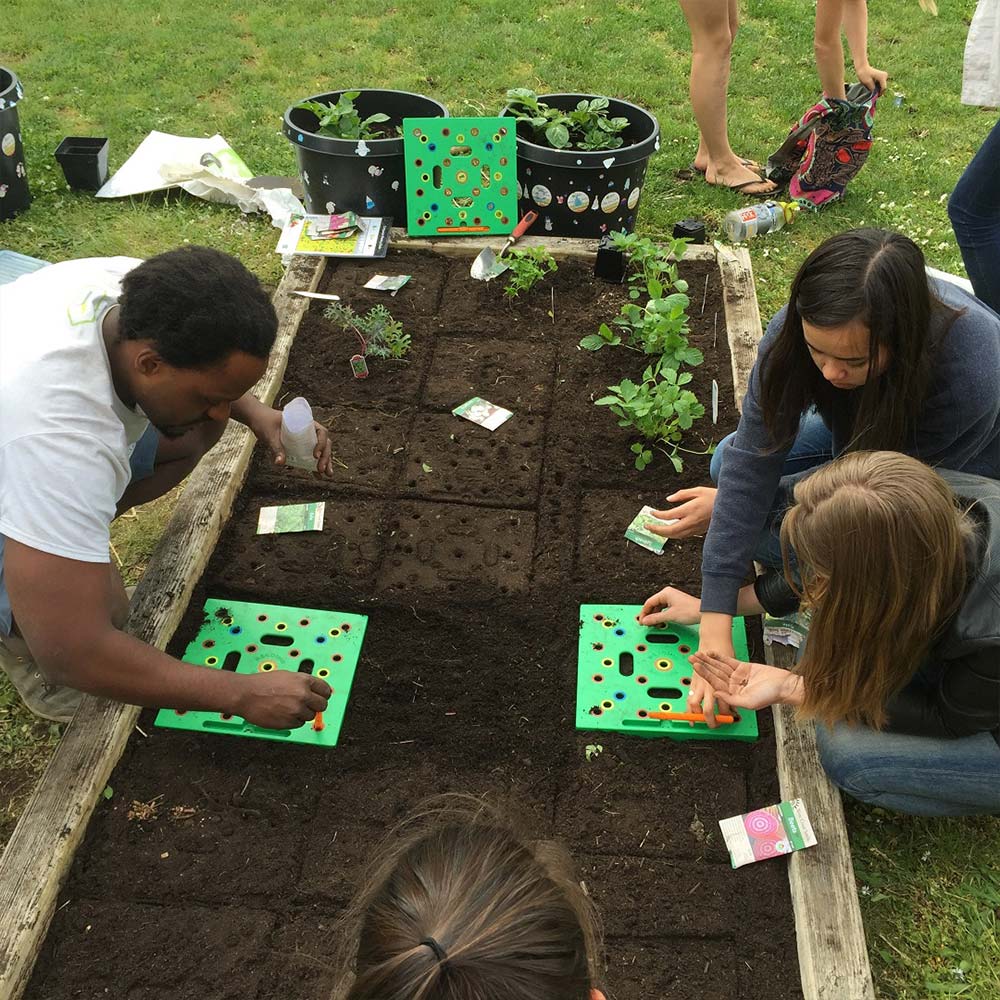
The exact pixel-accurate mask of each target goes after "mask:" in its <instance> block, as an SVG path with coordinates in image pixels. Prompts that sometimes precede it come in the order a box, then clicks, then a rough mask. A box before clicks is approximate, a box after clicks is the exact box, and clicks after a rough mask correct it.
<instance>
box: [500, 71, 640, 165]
mask: <svg viewBox="0 0 1000 1000" xmlns="http://www.w3.org/2000/svg"><path fill="white" fill-rule="evenodd" d="M507 103H508V106H509V107H510V109H511V111H513V112H514V116H515V117H516V118H517V120H518V121H519V122H528V124H529V125H531V128H532V130H533V132H534V141H535V142H537V143H539V144H540V145H543V146H551V147H552V148H553V149H587V150H596V149H617V148H618V147H619V146H621V145H622V143H623V142H624V140H623V139H622V137H621V136H620V135H619V133H620V132H622V131H624V129H626V128H627V127H628V119H627V118H611V117H609V116H608V107H609V106H610V103H611V102H610V101H609V100H608V99H607V98H606V97H595V98H594V99H593V100H590V101H587V100H582V101H579V102H578V103H577V105H576V108H575V109H574V110H573V111H569V112H566V111H561V110H560V109H559V108H553V107H551V106H550V105H548V104H546V103H545V102H544V101H541V100H539V98H538V95H537V94H536V93H535V92H534V91H533V90H528V89H527V88H525V87H516V88H514V89H513V90H508V91H507Z"/></svg>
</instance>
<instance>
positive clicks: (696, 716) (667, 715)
mask: <svg viewBox="0 0 1000 1000" xmlns="http://www.w3.org/2000/svg"><path fill="white" fill-rule="evenodd" d="M647 715H648V717H649V718H650V719H676V720H677V721H678V722H704V721H705V716H704V715H702V714H701V712H648V713H647ZM715 721H716V722H723V723H730V722H735V721H736V719H735V718H734V717H733V716H731V715H717V716H716V717H715Z"/></svg>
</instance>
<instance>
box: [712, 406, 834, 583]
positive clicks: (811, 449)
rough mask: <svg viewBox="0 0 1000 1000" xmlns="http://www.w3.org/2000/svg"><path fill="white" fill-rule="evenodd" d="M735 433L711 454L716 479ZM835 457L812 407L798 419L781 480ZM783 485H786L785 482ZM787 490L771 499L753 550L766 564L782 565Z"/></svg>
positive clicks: (713, 476) (825, 428)
mask: <svg viewBox="0 0 1000 1000" xmlns="http://www.w3.org/2000/svg"><path fill="white" fill-rule="evenodd" d="M734 437H735V434H729V435H728V436H727V437H724V438H723V439H722V441H720V442H719V446H718V447H717V448H716V449H715V454H714V455H712V462H711V465H710V466H709V472H710V474H711V476H712V481H713V482H716V483H717V482H718V481H719V470H720V469H721V468H722V463H723V461H725V457H726V449H727V447H728V446H729V442H730V441H731V440H732V439H733V438H734ZM832 458H833V437H832V435H831V434H830V429H829V428H828V427H827V426H826V424H824V423H823V418H822V417H821V416H820V415H819V414H818V413H817V412H816V411H815V410H809V411H808V412H807V413H805V414H803V416H802V420H801V421H800V422H799V432H798V434H796V435H795V441H794V443H793V444H792V449H791V451H790V452H789V453H788V455H787V456H786V457H785V464H784V466H783V467H782V469H781V475H782V479H783V480H784V478H785V477H786V476H799V475H801V474H802V473H803V472H807V471H808V470H809V469H814V468H816V466H818V465H823V464H824V463H826V462H829V461H830V460H831V459H832ZM783 485H785V484H784V483H783ZM786 495H787V494H786V491H785V490H779V493H778V496H776V497H774V498H772V506H771V510H770V511H769V513H768V515H767V521H766V522H765V524H764V530H763V531H762V532H761V533H760V536H759V537H758V539H757V546H756V548H755V549H754V556H753V557H754V559H756V560H757V562H759V563H763V564H764V565H765V566H779V567H780V566H781V542H780V541H779V537H778V531H779V529H780V527H781V517H782V515H783V514H784V511H785V503H784V500H785V497H786Z"/></svg>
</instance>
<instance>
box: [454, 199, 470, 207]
mask: <svg viewBox="0 0 1000 1000" xmlns="http://www.w3.org/2000/svg"><path fill="white" fill-rule="evenodd" d="M473 201H474V199H472V198H452V199H451V202H452V204H453V205H454V206H455V208H472V205H473Z"/></svg>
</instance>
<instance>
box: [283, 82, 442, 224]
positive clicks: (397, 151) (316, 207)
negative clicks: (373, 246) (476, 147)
mask: <svg viewBox="0 0 1000 1000" xmlns="http://www.w3.org/2000/svg"><path fill="white" fill-rule="evenodd" d="M352 94H356V95H357V96H356V97H354V99H353V111H352V112H351V113H349V114H346V115H344V116H339V115H338V114H337V112H338V109H340V108H343V107H344V105H343V104H342V98H344V97H345V95H347V96H349V95H352ZM304 105H311V106H312V107H305V106H304ZM321 105H322V106H325V107H326V109H327V110H326V111H325V112H324V110H323V108H321V107H320V106H321ZM354 112H356V117H354ZM447 115H448V109H447V108H446V107H445V106H444V105H443V104H441V103H439V102H438V101H435V100H434V99H433V98H430V97H424V96H423V95H422V94H411V93H409V92H407V91H405V90H361V89H360V88H359V89H358V90H354V91H352V90H336V91H333V92H331V93H327V94H317V95H316V96H315V97H310V98H308V99H307V100H305V101H300V102H299V103H298V104H296V105H293V106H292V107H290V108H289V109H288V110H287V111H286V112H285V117H284V122H283V126H282V131H283V132H284V133H285V137H286V138H287V139H288V140H289V142H291V144H292V145H293V146H294V147H295V155H296V157H297V158H298V163H299V174H300V176H301V177H302V185H303V187H304V188H305V203H306V209H307V210H308V211H309V212H314V213H323V212H330V213H333V212H338V213H340V212H357V213H358V214H359V215H378V216H386V215H388V216H392V218H393V219H394V220H395V224H396V225H399V226H402V225H405V224H406V176H405V160H404V157H403V139H402V136H401V134H400V129H401V127H402V124H403V119H404V118H443V117H447ZM372 116H375V117H376V118H377V119H379V120H376V121H374V122H371V125H370V126H369V128H368V129H366V130H365V131H373V132H375V133H376V135H377V136H378V137H376V138H350V139H345V138H339V137H337V136H336V135H332V134H329V133H330V132H331V131H334V129H333V128H327V129H324V131H326V132H327V134H323V131H321V128H322V122H323V120H324V118H329V119H330V120H331V124H336V123H337V119H338V118H339V117H343V118H344V119H346V120H345V121H344V125H345V126H346V127H345V129H344V130H345V131H349V130H350V128H351V126H352V125H354V126H357V124H358V121H357V119H360V122H361V124H364V123H365V122H368V121H370V120H371V118H372ZM382 116H385V118H384V119H383V118H382ZM362 134H364V133H362Z"/></svg>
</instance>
